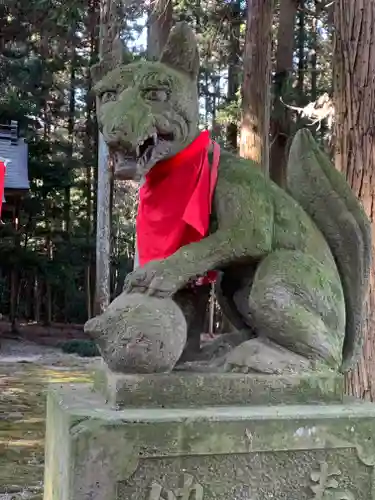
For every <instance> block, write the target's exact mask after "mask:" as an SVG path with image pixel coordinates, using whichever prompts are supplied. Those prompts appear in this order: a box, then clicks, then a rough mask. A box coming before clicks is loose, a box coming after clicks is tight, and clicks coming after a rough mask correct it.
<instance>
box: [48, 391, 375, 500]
mask: <svg viewBox="0 0 375 500" xmlns="http://www.w3.org/2000/svg"><path fill="white" fill-rule="evenodd" d="M47 411H48V414H47V443H46V469H45V497H44V498H45V500H89V499H90V500H91V499H92V500H115V499H116V500H117V499H119V500H270V499H275V500H313V499H315V500H328V499H331V500H374V499H375V474H374V470H375V469H374V465H375V443H374V439H375V405H373V404H368V403H352V404H348V405H345V404H339V403H338V404H334V405H326V404H321V405H293V404H291V405H279V406H262V405H258V406H227V407H209V406H206V407H198V408H183V409H179V408H166V409H161V408H148V409H142V408H138V409H137V408H129V409H123V410H117V411H116V410H111V409H109V407H108V405H106V404H105V402H104V398H102V397H101V396H100V395H98V394H97V393H94V392H93V391H92V389H91V387H88V386H82V385H80V386H74V385H72V386H69V387H64V388H54V389H51V390H50V393H49V396H48V410H47Z"/></svg>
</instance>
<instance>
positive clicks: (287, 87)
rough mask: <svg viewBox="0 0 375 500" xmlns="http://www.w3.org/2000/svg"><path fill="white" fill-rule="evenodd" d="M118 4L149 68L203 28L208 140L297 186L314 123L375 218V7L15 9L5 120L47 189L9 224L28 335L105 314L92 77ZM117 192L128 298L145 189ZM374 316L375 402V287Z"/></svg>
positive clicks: (360, 377) (1, 243)
mask: <svg viewBox="0 0 375 500" xmlns="http://www.w3.org/2000/svg"><path fill="white" fill-rule="evenodd" d="M103 8H107V9H109V11H110V12H111V16H112V17H111V18H110V21H109V22H111V23H112V24H113V23H115V27H113V26H112V28H113V29H112V33H115V32H116V33H119V34H120V36H121V38H122V39H123V41H124V42H125V44H126V45H127V47H128V48H129V49H130V50H132V52H133V54H134V57H135V58H142V57H146V56H147V57H149V58H156V57H158V55H159V54H160V51H161V50H162V47H163V44H164V43H165V40H166V38H167V36H168V33H169V30H170V28H171V26H172V25H173V24H174V23H175V22H176V21H179V20H186V21H189V23H190V24H191V25H192V26H193V28H194V29H195V31H196V33H197V37H198V43H199V49H200V55H201V71H200V79H199V92H200V99H201V126H202V128H209V129H210V130H211V132H212V136H213V137H214V138H215V139H216V140H217V141H218V142H219V143H220V144H222V145H223V146H224V147H226V148H229V149H232V150H234V151H238V153H239V154H241V156H243V157H246V158H253V159H256V160H259V162H260V163H261V164H262V167H263V168H264V169H265V171H266V172H267V173H269V175H270V176H271V178H272V179H273V180H275V182H277V183H279V184H280V185H283V183H284V178H285V165H286V159H287V154H288V146H289V144H290V140H291V138H292V137H293V134H294V133H295V131H296V130H297V129H298V128H300V127H302V126H309V127H310V129H311V131H312V132H313V133H314V135H315V137H316V139H317V140H318V141H319V142H320V143H321V145H322V147H324V148H325V149H326V150H327V151H328V152H329V154H330V155H331V157H332V160H333V161H334V162H335V164H336V167H337V168H338V169H339V170H341V171H342V172H343V173H344V175H345V176H346V178H347V180H348V182H349V183H350V185H351V187H352V188H353V190H354V192H355V194H356V195H357V196H358V197H359V198H360V199H361V201H362V202H363V204H364V207H365V210H366V212H367V214H368V215H369V217H370V219H371V221H373V214H372V211H373V208H372V207H373V206H374V203H373V202H374V186H375V180H374V181H373V180H372V176H373V172H374V161H375V155H374V144H373V141H374V126H375V124H374V121H375V83H374V75H375V52H374V50H373V47H374V41H375V37H374V33H373V30H374V26H375V0H366V2H365V1H364V0H355V2H353V1H350V0H327V1H326V0H320V1H318V0H278V1H272V0H247V1H246V0H152V1H151V2H147V1H140V0H139V1H129V0H123V1H122V2H117V0H116V1H114V0H89V1H88V2H87V1H85V2H83V1H82V0H66V1H64V2H62V1H61V0H7V1H6V2H1V3H0V22H1V24H0V123H3V124H4V123H9V122H10V120H17V121H18V122H19V125H20V131H21V133H22V135H23V136H24V137H26V138H27V141H28V144H29V175H30V180H31V188H30V192H29V193H28V195H27V196H26V197H25V198H24V199H23V201H22V207H21V212H20V216H19V220H18V221H17V223H16V224H15V221H14V220H12V219H11V218H6V217H4V219H3V221H2V222H3V223H2V225H1V226H0V312H1V313H2V314H3V316H5V317H7V318H9V320H10V322H11V324H12V326H13V329H14V330H15V331H16V330H17V325H18V323H19V322H20V321H28V322H36V323H44V324H46V325H51V324H53V323H55V322H59V323H78V324H83V323H84V322H85V321H86V320H87V318H89V317H91V316H92V315H93V314H94V312H95V310H96V304H95V289H96V287H95V281H96V276H95V274H96V265H95V251H96V234H97V192H98V178H99V175H100V174H99V172H98V131H97V124H96V117H95V98H94V96H93V95H92V92H91V87H92V82H91V79H90V72H89V68H90V66H91V65H92V64H93V63H94V62H96V61H97V60H98V57H99V52H100V47H101V42H102V40H100V36H102V37H103V30H102V31H101V30H100V27H101V23H102V24H103V15H102V16H101V12H102V14H103ZM107 22H108V20H107ZM102 28H103V26H102ZM109 43H111V40H109ZM110 184H111V185H110V202H111V203H110V205H111V209H110V227H111V241H110V248H111V251H110V296H111V298H114V297H115V296H116V295H117V294H118V293H119V292H120V291H121V288H122V284H123V281H124V278H125V276H126V274H127V273H128V272H129V271H131V270H132V267H133V258H134V244H135V214H136V200H137V186H136V185H135V184H134V183H131V182H121V181H117V180H115V179H114V178H111V183H110ZM371 278H373V277H371ZM368 309H369V314H368V318H367V319H368V321H367V329H366V339H365V347H364V351H363V356H362V359H361V360H360V363H359V364H358V366H357V367H356V369H355V370H353V372H352V373H351V375H350V376H349V377H348V378H347V390H348V392H351V393H355V394H356V395H357V396H359V397H364V398H366V399H375V386H374V388H373V387H372V380H375V378H374V377H373V376H372V375H373V374H375V373H374V369H373V367H372V365H373V362H372V360H373V351H374V344H375V327H374V321H373V314H374V313H373V311H374V312H375V304H374V293H373V279H371V290H370V297H369V308H368ZM218 323H220V321H219V320H218ZM216 327H217V328H218V329H220V328H222V325H219V324H217V326H216Z"/></svg>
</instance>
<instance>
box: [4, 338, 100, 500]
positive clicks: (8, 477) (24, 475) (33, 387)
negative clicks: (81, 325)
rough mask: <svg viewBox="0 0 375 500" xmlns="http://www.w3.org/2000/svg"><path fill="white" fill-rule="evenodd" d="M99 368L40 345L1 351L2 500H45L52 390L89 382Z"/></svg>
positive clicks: (15, 344) (7, 347) (89, 361)
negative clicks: (47, 424)
mask: <svg viewBox="0 0 375 500" xmlns="http://www.w3.org/2000/svg"><path fill="white" fill-rule="evenodd" d="M94 363H95V359H93V358H91V359H87V358H79V357H78V356H74V355H69V354H63V353H62V352H61V351H59V350H57V349H51V348H43V347H40V346H36V345H34V344H25V343H22V344H21V343H18V342H6V344H5V345H4V344H3V345H2V346H1V349H0V500H13V499H14V500H18V499H21V498H24V499H26V500H28V499H33V500H34V499H35V500H39V499H41V498H42V496H43V472H44V433H45V415H46V408H45V404H46V393H47V388H48V385H49V384H65V383H66V384H69V383H77V382H84V383H85V382H88V381H90V380H91V377H92V370H93V365H94Z"/></svg>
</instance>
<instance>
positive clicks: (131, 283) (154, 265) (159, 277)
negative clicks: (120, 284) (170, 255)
mask: <svg viewBox="0 0 375 500" xmlns="http://www.w3.org/2000/svg"><path fill="white" fill-rule="evenodd" d="M184 284H185V283H184V280H183V279H182V277H181V276H179V275H174V274H172V273H171V271H170V269H169V268H168V265H167V264H166V262H165V261H154V262H150V264H146V265H145V266H143V267H141V268H138V269H136V270H135V271H133V272H132V273H130V274H129V275H128V276H127V277H126V280H125V285H124V291H125V292H127V293H133V292H137V293H146V294H148V295H152V296H155V297H160V298H165V297H171V296H172V295H173V294H175V293H176V292H177V291H178V290H179V289H180V288H182V287H183V286H184Z"/></svg>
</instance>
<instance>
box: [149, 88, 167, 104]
mask: <svg viewBox="0 0 375 500" xmlns="http://www.w3.org/2000/svg"><path fill="white" fill-rule="evenodd" d="M143 97H144V99H146V100H147V101H159V102H165V101H168V99H169V93H168V91H167V90H163V89H146V90H144V92H143Z"/></svg>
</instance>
